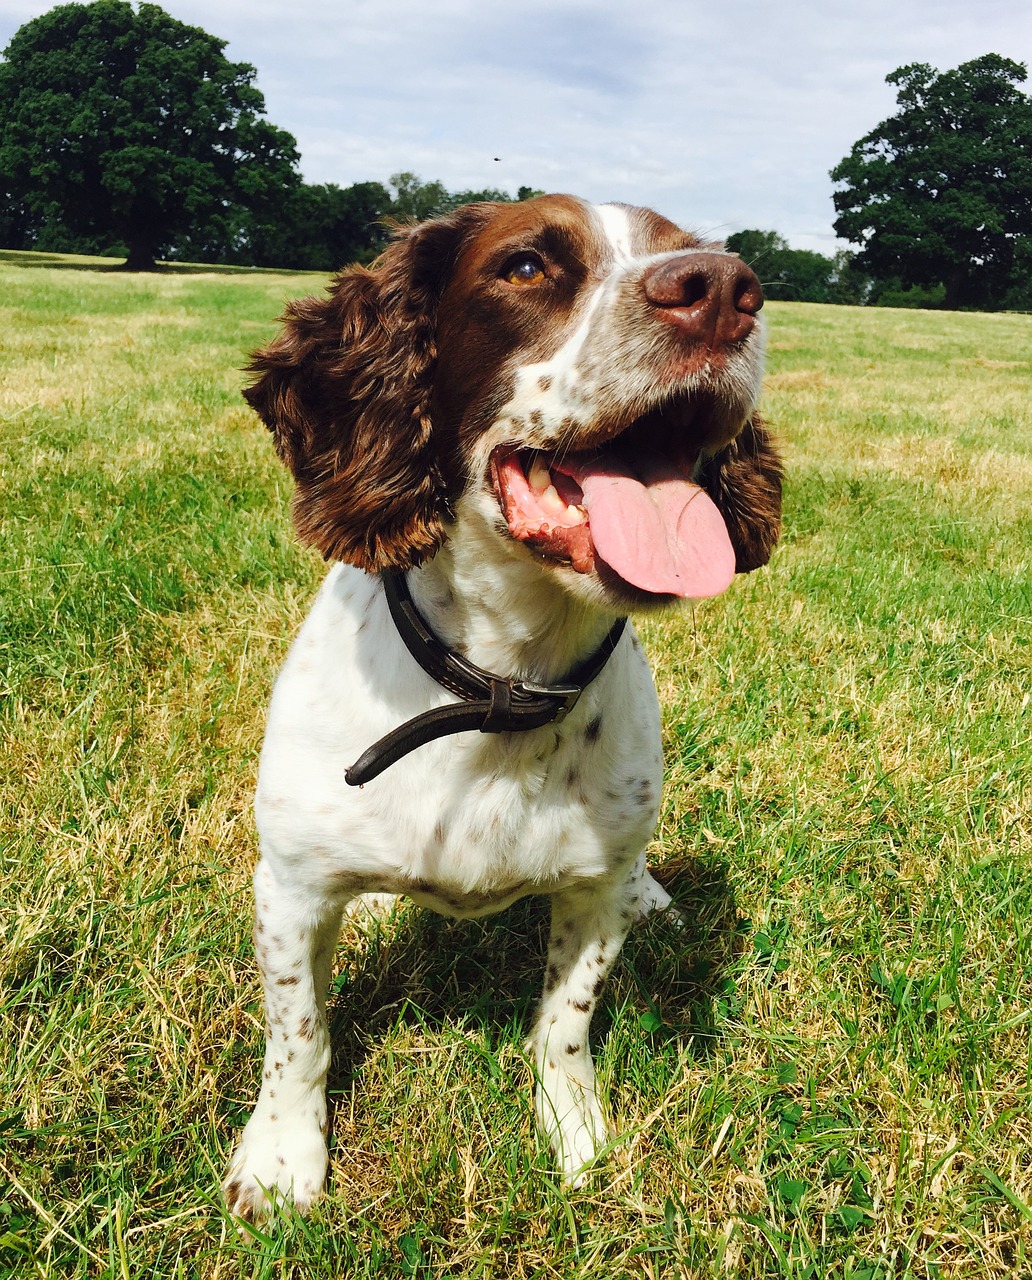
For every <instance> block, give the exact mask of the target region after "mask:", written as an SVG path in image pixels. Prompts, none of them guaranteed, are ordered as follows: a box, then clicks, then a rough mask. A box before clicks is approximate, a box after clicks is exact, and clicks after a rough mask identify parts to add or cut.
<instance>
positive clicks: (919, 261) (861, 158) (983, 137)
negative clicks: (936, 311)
mask: <svg viewBox="0 0 1032 1280" xmlns="http://www.w3.org/2000/svg"><path fill="white" fill-rule="evenodd" d="M1026 78H1027V72H1026V69H1025V67H1024V65H1022V64H1021V63H1018V62H1012V61H1011V60H1010V59H1008V58H1003V57H1000V55H999V54H995V53H989V54H986V55H984V56H983V57H981V58H976V59H975V60H974V61H973V62H965V63H964V64H963V65H961V66H959V67H957V68H956V70H953V71H944V72H938V71H936V70H934V69H933V68H932V67H930V66H927V65H926V64H924V63H912V64H910V65H908V66H905V67H899V68H897V70H895V71H893V72H892V74H891V75H889V76H887V77H886V80H887V82H888V83H889V84H893V85H895V86H896V87H897V95H896V96H897V103H898V110H897V112H896V114H895V115H894V116H891V117H890V118H889V119H888V120H883V121H882V123H881V124H879V125H878V126H877V128H875V129H873V130H872V131H871V132H870V133H869V134H867V135H866V136H865V137H863V138H861V139H860V141H859V142H857V143H855V144H854V146H853V148H852V150H851V151H850V153H849V155H848V156H846V157H845V159H843V160H842V161H841V162H840V163H839V164H838V165H836V166H835V168H834V169H833V170H832V171H831V177H832V180H833V181H834V182H836V183H839V184H840V189H839V190H837V191H836V192H835V193H834V197H833V198H834V202H835V208H836V210H837V211H838V215H839V216H838V218H837V219H836V220H835V224H834V225H835V230H836V232H837V233H838V234H839V235H840V236H842V237H843V239H845V240H848V241H850V242H851V243H853V244H856V245H859V246H860V252H859V254H858V255H857V258H856V262H857V265H858V267H859V268H860V269H861V270H863V271H867V272H869V273H870V274H871V275H873V276H874V277H876V278H878V279H883V280H884V279H889V278H897V279H898V280H899V282H900V283H901V284H902V285H903V286H904V287H909V286H915V285H916V286H923V287H925V288H934V286H936V285H942V286H944V288H945V295H944V301H943V305H944V306H946V307H950V308H955V307H958V306H963V305H982V306H985V305H989V306H992V305H996V304H998V302H999V301H1000V300H1001V298H1002V296H1003V294H1004V293H1005V292H1006V290H1007V288H1008V285H1009V282H1010V280H1011V277H1012V273H1013V268H1014V252H1015V240H1016V238H1017V237H1019V236H1027V235H1029V234H1030V233H1032V99H1030V98H1029V97H1028V96H1027V95H1026V94H1025V93H1023V92H1022V91H1021V90H1020V89H1019V88H1018V87H1017V86H1018V85H1020V84H1022V83H1023V82H1024V81H1025V80H1026Z"/></svg>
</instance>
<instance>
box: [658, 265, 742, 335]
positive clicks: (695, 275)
mask: <svg viewBox="0 0 1032 1280" xmlns="http://www.w3.org/2000/svg"><path fill="white" fill-rule="evenodd" d="M645 296H646V298H648V300H649V302H651V303H652V305H653V306H654V307H662V308H663V310H664V312H665V313H666V315H667V316H668V317H669V319H671V320H673V321H675V322H676V323H677V324H679V325H680V326H681V327H682V328H683V330H684V331H685V333H686V334H687V336H689V337H691V338H695V339H697V340H699V341H701V342H704V343H705V344H706V345H707V346H708V347H710V348H711V349H712V350H716V349H717V348H719V347H723V346H727V345H728V344H730V343H733V342H741V341H742V339H743V338H745V337H746V336H747V335H748V334H749V333H750V332H751V330H752V328H753V325H754V324H755V321H754V319H753V317H754V316H755V315H756V313H757V311H759V309H760V308H761V307H762V306H763V290H762V289H761V288H760V282H759V280H757V278H756V276H755V275H754V273H753V272H752V271H751V270H750V269H749V268H748V267H747V266H746V265H745V263H744V262H743V261H742V260H741V258H736V257H734V255H733V254H730V253H682V254H678V256H677V257H676V258H668V259H667V260H666V261H665V262H660V263H657V264H656V266H654V267H650V268H649V270H648V271H647V272H646V273H645Z"/></svg>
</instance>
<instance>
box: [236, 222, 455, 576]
mask: <svg viewBox="0 0 1032 1280" xmlns="http://www.w3.org/2000/svg"><path fill="white" fill-rule="evenodd" d="M461 229H462V223H461V220H460V219H457V218H451V219H441V220H439V221H438V222H434V223H425V224H423V225H422V226H418V227H412V228H409V229H407V230H404V231H400V232H399V233H398V238H397V239H396V240H395V241H394V243H393V244H391V245H390V246H389V247H388V248H387V250H386V251H385V252H384V253H383V254H382V255H381V257H380V258H379V259H378V260H377V261H376V262H375V263H373V265H372V267H371V268H366V267H359V266H354V267H348V268H346V269H345V270H344V271H342V272H341V273H340V274H339V275H338V276H337V277H336V279H335V280H334V281H333V283H332V284H331V286H330V289H329V296H328V297H321V298H315V297H310V298H301V299H299V300H298V301H296V302H291V303H290V304H289V305H288V306H287V309H286V312H285V313H284V315H283V317H282V320H283V330H282V332H281V333H280V334H279V336H278V337H277V338H276V339H275V340H274V341H273V342H271V343H270V344H269V345H268V346H267V347H264V348H262V350H260V351H257V352H256V353H255V355H254V356H253V358H252V361H251V364H250V365H249V366H248V371H249V372H250V373H253V374H257V375H259V376H258V378H257V380H256V381H255V382H254V384H253V385H252V386H251V387H249V388H247V390H245V391H244V396H245V398H246V399H247V401H248V403H249V404H250V405H251V407H252V408H253V409H254V410H255V412H256V413H257V414H258V415H259V417H261V419H262V421H263V422H264V423H265V425H266V426H267V427H268V428H269V429H270V430H271V431H272V433H273V436H274V438H275V442H276V449H277V451H278V453H279V455H280V457H281V458H282V459H283V461H284V462H285V463H286V464H287V466H288V467H290V469H291V471H293V473H294V477H295V479H296V481H297V489H296V491H295V494H294V524H295V526H296V527H297V531H298V534H299V536H300V537H301V539H302V540H303V541H305V542H308V543H310V544H311V545H312V546H315V547H318V549H319V550H320V551H321V552H322V553H323V555H324V556H325V557H326V558H327V559H335V560H344V561H347V562H348V563H349V564H354V565H357V566H358V567H359V568H361V569H366V570H368V571H370V572H379V571H380V570H383V569H404V568H408V567H410V566H412V565H414V564H418V563H419V562H420V561H421V560H424V559H426V558H427V557H428V556H431V555H433V554H434V552H435V551H436V550H437V548H438V547H439V546H440V544H441V542H442V540H443V538H444V527H443V521H444V519H445V517H446V516H447V514H448V494H447V490H446V486H445V480H444V476H443V474H442V471H441V464H440V460H439V457H438V451H437V449H436V447H435V441H434V437H433V430H432V426H431V422H430V394H431V386H432V379H433V367H434V361H435V358H436V355H437V351H436V346H435V338H434V329H435V321H436V312H437V303H438V299H439V295H440V291H441V289H442V288H443V285H444V280H445V278H446V276H447V272H448V270H449V268H450V266H451V262H452V259H453V257H454V254H455V251H456V248H457V244H458V239H459V235H460V233H461Z"/></svg>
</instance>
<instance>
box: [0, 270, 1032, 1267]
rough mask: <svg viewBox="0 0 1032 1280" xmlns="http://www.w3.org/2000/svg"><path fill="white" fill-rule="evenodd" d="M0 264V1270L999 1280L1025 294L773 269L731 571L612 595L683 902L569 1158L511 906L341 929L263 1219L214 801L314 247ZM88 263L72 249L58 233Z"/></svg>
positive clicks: (1027, 923) (616, 1030) (522, 925)
mask: <svg viewBox="0 0 1032 1280" xmlns="http://www.w3.org/2000/svg"><path fill="white" fill-rule="evenodd" d="M23 261H24V260H22V261H20V262H16V261H12V260H8V261H3V260H2V255H0V433H2V434H0V528H2V537H3V544H2V555H0V705H2V711H0V732H2V735H3V739H2V752H3V754H2V766H0V769H2V773H0V839H2V858H3V880H4V891H3V899H2V906H0V926H2V929H0V932H2V940H0V1043H2V1044H3V1049H2V1050H0V1274H2V1275H4V1276H6V1275H11V1276H15V1275H17V1276H19V1277H33V1276H38V1277H48V1278H49V1277H59V1278H60V1280H79V1278H84V1277H118V1278H120V1280H129V1278H130V1277H132V1278H136V1277H159V1278H163V1277H184V1278H186V1277H191V1278H192V1277H198V1276H203V1277H235V1276H248V1277H277V1278H278V1277H295V1276H296V1277H305V1278H306V1280H309V1278H318V1277H326V1278H329V1277H363V1276H385V1277H394V1276H412V1277H431V1276H470V1277H490V1278H494V1277H498V1278H505V1280H508V1277H564V1278H565V1277H592V1278H597V1277H601V1276H604V1277H607V1278H608V1277H632V1276H633V1277H660V1276H663V1277H666V1276H672V1277H692V1278H695V1277H720V1276H727V1277H733V1278H737V1277H749V1278H759V1277H769V1278H771V1280H773V1278H780V1277H792V1278H794V1280H890V1277H891V1278H896V1277H900V1278H902V1277H920V1278H921V1280H925V1278H926V1277H927V1278H929V1280H931V1278H933V1277H971V1278H972V1280H984V1278H986V1277H993V1278H995V1277H1019V1278H1020V1277H1025V1278H1026V1280H1027V1278H1028V1277H1032V1060H1030V1051H1029V1047H1030V1039H1029V1031H1030V1021H1032V786H1030V777H1032V706H1030V703H1032V643H1030V642H1032V568H1030V561H1032V408H1030V405H1032V317H1027V316H1005V315H991V316H990V315H955V314H944V313H931V312H903V311H884V310H859V309H851V308H831V307H819V306H806V305H791V304H772V305H770V306H769V308H768V312H767V314H768V316H769V323H770V359H769V367H770V376H769V379H768V383H767V391H766V401H765V408H766V412H767V414H768V416H769V417H770V419H771V420H772V421H773V423H774V424H775V425H776V428H777V430H778V432H779V434H780V436H781V438H782V439H783V441H784V442H785V448H786V454H787V458H788V464H789V469H790V482H789V487H788V491H787V495H786V509H785V535H784V539H783V543H782V546H781V548H780V549H779V551H778V552H777V553H776V555H775V558H774V560H773V561H772V563H771V565H770V566H769V568H768V569H766V570H764V571H762V572H761V573H758V574H754V575H752V576H750V577H748V578H745V579H741V580H739V581H738V582H737V583H736V584H735V586H734V587H733V588H732V589H731V591H729V592H728V594H727V595H726V596H725V597H723V598H721V599H719V600H716V601H711V602H707V603H705V604H701V605H699V606H696V607H695V608H693V609H690V610H685V611H684V612H683V613H682V614H681V615H680V616H679V617H678V618H677V619H676V620H668V621H664V622H661V623H656V622H650V623H648V624H647V625H645V626H644V627H643V634H644V636H645V639H646V642H647V645H648V647H649V650H650V652H651V654H652V656H653V658H654V663H655V666H656V669H657V673H658V681H659V686H660V691H661V695H662V698H663V703H664V708H665V715H666V759H667V773H668V783H667V791H666V806H665V809H664V813H663V818H662V822H661V826H660V829H659V831H658V832H657V836H656V840H655V844H654V848H653V850H652V854H653V858H654V861H655V862H656V863H658V864H660V865H661V866H665V868H666V870H665V874H666V878H667V879H668V881H669V882H670V883H671V885H672V886H673V887H674V889H675V892H676V894H677V897H678V899H679V900H680V901H681V902H682V904H683V905H684V908H685V911H686V914H687V919H688V922H689V926H688V930H687V933H685V934H679V933H677V932H676V931H675V930H673V929H672V927H671V926H670V924H669V923H668V922H667V921H665V920H663V919H657V920H653V921H651V922H650V923H649V924H648V925H646V926H645V927H643V928H641V929H640V930H639V931H638V932H637V933H636V934H635V935H634V936H633V937H632V938H631V940H630V941H629V942H628V945H627V947H626V949H625V952H624V956H623V958H622V960H621V962H620V963H619V964H618V966H617V968H616V970H615V972H614V975H613V979H612V981H611V983H610V985H609V987H608V989H607V992H606V995H605V996H604V997H603V1002H602V1006H601V1008H600V1012H599V1014H598V1016H597V1018H596V1023H595V1030H594V1040H595V1043H596V1045H597V1061H598V1068H599V1074H600V1078H601V1083H602V1086H603V1089H604V1092H605V1094H606V1096H607V1097H608V1099H609V1103H610V1106H611V1110H612V1112H613V1114H614V1115H615V1116H616V1117H618V1120H619V1134H618V1136H617V1138H616V1139H615V1140H614V1143H613V1149H612V1153H611V1155H610V1157H609V1159H608V1162H607V1164H606V1166H605V1168H604V1170H603V1171H602V1172H601V1173H600V1174H599V1175H598V1176H597V1177H596V1179H595V1181H594V1182H593V1184H592V1185H591V1186H589V1187H588V1188H586V1189H585V1190H582V1191H576V1192H567V1191H564V1190H563V1189H562V1188H561V1187H560V1186H559V1185H558V1183H557V1180H556V1178H555V1175H554V1174H553V1173H552V1171H551V1162H550V1160H549V1159H548V1157H547V1155H545V1154H544V1153H542V1152H541V1151H540V1148H539V1144H538V1141H537V1139H536V1137H535V1135H534V1131H533V1126H532V1121H531V1110H530V1106H529V1094H530V1089H531V1073H530V1068H529V1066H528V1063H527V1060H526V1058H525V1056H524V1054H523V1050H522V1039H523V1036H524V1034H525V1032H526V1031H527V1030H528V1029H529V1023H530V1019H531V1017H532V1014H533V1009H534V1003H535V1000H536V997H537V994H538V990H539V982H540V976H541V964H540V956H541V953H542V948H543V926H544V918H543V912H542V906H541V905H540V904H538V903H533V902H530V903H526V904H521V905H519V906H518V907H517V908H514V909H513V910H511V911H509V912H508V913H506V914H505V915H503V916H500V917H497V918H495V919H493V920H489V921H487V922H479V923H476V924H453V923H448V922H445V921H440V920H437V919H436V918H434V917H431V916H429V915H426V914H424V913H421V912H419V911H417V910H415V909H409V910H406V911H402V912H400V913H398V915H397V916H396V917H395V918H394V919H393V920H392V921H391V922H390V923H389V924H388V925H387V926H386V927H384V928H383V929H382V930H380V931H374V932H372V933H371V934H369V935H362V934H359V933H357V932H351V933H350V934H347V935H346V936H345V939H344V945H343V946H342V948H341V951H340V954H339V957H338V959H339V969H338V971H337V976H336V978H335V982H334V986H335V990H336V992H337V995H336V997H335V999H334V1001H333V1004H332V1006H331V1009H332V1022H333V1027H334V1036H335V1044H336V1057H335V1061H334V1066H333V1071H332V1082H331V1084H332V1094H333V1101H334V1105H335V1112H334V1118H333V1135H334V1143H335V1147H334V1152H333V1180H332V1185H331V1190H330V1194H329V1196H328V1198H327V1199H326V1200H324V1201H323V1202H322V1204H321V1205H320V1207H319V1209H318V1211H317V1212H315V1213H314V1214H313V1216H312V1217H311V1218H310V1219H309V1220H308V1221H307V1222H301V1221H297V1220H286V1221H280V1222H278V1223H276V1224H274V1225H273V1226H272V1227H270V1228H269V1229H268V1230H266V1231H264V1232H262V1233H259V1234H256V1235H254V1236H247V1237H244V1238H243V1239H241V1238H239V1237H238V1235H237V1233H236V1230H235V1228H234V1227H233V1225H232V1223H230V1222H228V1221H227V1220H226V1218H225V1216H224V1215H223V1213H222V1210H221V1207H220V1202H219V1198H218V1194H217V1185H218V1179H219V1175H220V1172H221V1169H222V1166H223V1163H224V1161H225V1159H226V1157H227V1155H228V1151H229V1147H230V1144H231V1141H232V1138H233V1135H234V1132H235V1131H236V1130H237V1128H238V1127H239V1126H240V1124H241V1123H242V1121H243V1119H244V1118H245V1116H246V1114H247V1109H248V1107H249V1105H250V1103H251V1102H252V1100H253V1097H254V1093H255V1089H256V1086H257V1078H258V1075H259V1070H260V1065H259V1064H260V1051H261V1031H260V1021H261V1019H260V1012H261V1011H260V999H259V987H258V981H257V975H256V970H255V966H254V962H253V959H252V949H251V943H250V937H249V935H250V915H249V912H250V906H249V875H250V871H251V868H252V866H253V862H254V858H255V849H254V831H253V823H252V819H251V814H250V807H249V806H250V795H251V790H252V787H253V782H254V775H255V766H256V759H257V751H258V748H259V745H260V741H261V733H262V723H263V714H264V706H265V702H266V699H267V696H268V692H269V689H270V685H271V681H272V679H273V676H274V673H275V670H276V668H277V665H278V663H279V662H280V660H281V659H282V657H283V654H284V652H285V649H286V647H287V644H288V643H289V640H290V637H291V636H292V634H293V633H294V631H295V630H296V628H297V626H298V625H299V623H300V621H301V619H302V617H303V615H304V612H305V609H306V606H307V602H308V601H309V599H310V597H311V595H312V592H313V589H314V587H315V585H316V583H317V581H318V579H319V577H320V575H321V572H322V565H321V563H320V562H318V560H317V559H316V558H314V557H313V556H312V555H311V554H310V553H307V552H304V551H301V550H300V549H298V548H297V546H296V545H295V543H294V541H293V539H292V535H291V531H290V528H289V523H288V514H287V512H288V500H289V492H290V486H289V483H288V479H287V477H286V475H285V474H284V473H282V472H281V470H280V468H279V465H278V463H277V462H276V460H275V458H274V455H273V450H272V448H271V444H270V442H269V440H268V438H267V436H266V433H265V432H264V430H263V429H262V428H261V426H260V425H259V424H258V423H257V421H256V420H255V419H253V418H252V416H251V415H250V414H249V413H248V412H247V411H246V408H245V406H244V405H243V403H242V401H241V399H240V396H239V387H240V383H241V376H240V374H239V372H238V370H239V368H240V366H241V364H242V362H243V358H244V353H245V352H246V351H247V350H248V349H250V348H251V347H253V346H254V345H256V344H257V343H258V342H260V341H261V340H262V339H263V338H265V337H266V336H267V335H268V334H269V333H270V332H271V330H272V319H273V317H274V316H275V315H276V314H277V313H278V311H279V310H280V308H281V304H282V300H283V299H284V298H285V297H287V296H290V295H292V294H298V293H301V292H304V291H306V290H309V289H311V288H318V287H320V286H321V281H320V280H319V279H318V278H316V277H310V278H299V277H297V276H294V275H291V276H277V275H275V274H270V273H267V272H263V273H254V274H246V273H243V274H239V273H238V274H230V275H221V274H220V275H216V274H204V273H198V274H175V275H164V276H155V277H152V278H147V277H140V276H132V275H125V274H120V273H103V272H97V271H91V270H75V271H72V270H64V269H61V268H60V266H48V267H35V266H28V265H24V264H23ZM80 265H85V266H88V265H89V264H80Z"/></svg>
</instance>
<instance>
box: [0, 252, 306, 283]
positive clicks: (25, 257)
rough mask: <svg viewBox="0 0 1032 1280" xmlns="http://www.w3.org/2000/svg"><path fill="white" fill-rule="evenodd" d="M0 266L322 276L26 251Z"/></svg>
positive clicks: (0, 260)
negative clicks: (139, 264) (139, 265)
mask: <svg viewBox="0 0 1032 1280" xmlns="http://www.w3.org/2000/svg"><path fill="white" fill-rule="evenodd" d="M4 263H7V264H8V265H10V266H12V267H50V268H56V269H57V270H59V271H97V272H100V273H102V274H105V275H108V274H110V275H135V276H194V275H211V276H237V275H273V276H310V275H321V274H324V273H322V272H318V271H296V270H293V269H291V268H286V267H284V268H280V267H237V266H229V265H227V264H214V263H205V262H158V263H156V264H155V266H154V269H153V270H152V271H132V270H130V269H129V268H128V267H127V266H126V264H125V262H124V261H123V260H122V259H120V258H98V257H90V256H88V255H86V254H74V253H40V252H36V251H35V250H29V249H0V266H2V265H3V264H4ZM325 274H328V273H325Z"/></svg>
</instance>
